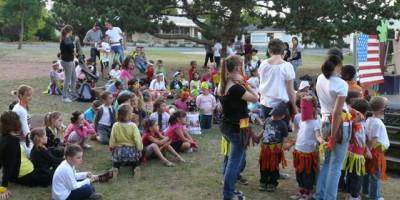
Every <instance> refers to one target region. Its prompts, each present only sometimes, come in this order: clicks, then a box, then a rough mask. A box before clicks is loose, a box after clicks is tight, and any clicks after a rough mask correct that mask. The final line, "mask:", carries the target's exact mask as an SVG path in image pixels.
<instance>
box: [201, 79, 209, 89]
mask: <svg viewBox="0 0 400 200" xmlns="http://www.w3.org/2000/svg"><path fill="white" fill-rule="evenodd" d="M208 88H209V87H208V83H207V82H205V81H204V82H202V83H201V89H205V90H208Z"/></svg>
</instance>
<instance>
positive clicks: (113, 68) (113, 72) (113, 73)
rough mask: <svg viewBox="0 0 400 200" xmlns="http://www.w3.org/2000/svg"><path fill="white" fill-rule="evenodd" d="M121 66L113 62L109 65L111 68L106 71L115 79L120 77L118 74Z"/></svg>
mask: <svg viewBox="0 0 400 200" xmlns="http://www.w3.org/2000/svg"><path fill="white" fill-rule="evenodd" d="M120 68H121V66H120V65H119V63H118V62H115V63H113V64H112V65H111V70H110V72H109V73H108V74H109V75H110V78H111V79H113V80H117V79H120V75H121V70H120Z"/></svg>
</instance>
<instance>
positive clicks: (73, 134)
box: [64, 111, 96, 149]
mask: <svg viewBox="0 0 400 200" xmlns="http://www.w3.org/2000/svg"><path fill="white" fill-rule="evenodd" d="M89 134H91V135H95V134H96V131H95V130H94V128H93V127H92V126H91V125H90V124H89V122H87V121H86V120H85V119H84V117H83V113H82V112H81V111H74V112H73V113H72V117H71V123H70V124H69V126H68V128H67V130H66V131H65V136H64V144H69V143H75V144H79V145H81V146H82V147H83V148H86V149H90V148H92V146H91V145H89V144H87V143H86V142H87V140H89V138H90V137H88V136H89Z"/></svg>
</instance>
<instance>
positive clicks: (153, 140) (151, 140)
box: [147, 136, 167, 146]
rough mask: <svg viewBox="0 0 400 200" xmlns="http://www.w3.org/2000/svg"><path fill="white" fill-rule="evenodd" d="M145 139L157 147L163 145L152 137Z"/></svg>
mask: <svg viewBox="0 0 400 200" xmlns="http://www.w3.org/2000/svg"><path fill="white" fill-rule="evenodd" d="M166 138H167V137H166ZM147 139H148V140H149V141H150V142H152V143H156V144H157V145H158V146H161V145H163V144H164V142H162V140H158V139H156V138H154V137H153V136H148V137H147Z"/></svg>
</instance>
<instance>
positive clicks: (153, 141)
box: [142, 119, 186, 167]
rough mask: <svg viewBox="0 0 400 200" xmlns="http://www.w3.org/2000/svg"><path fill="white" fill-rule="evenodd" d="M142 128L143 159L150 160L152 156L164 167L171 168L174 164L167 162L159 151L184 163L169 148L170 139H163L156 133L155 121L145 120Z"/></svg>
mask: <svg viewBox="0 0 400 200" xmlns="http://www.w3.org/2000/svg"><path fill="white" fill-rule="evenodd" d="M142 124H143V128H144V130H145V132H146V133H145V134H144V135H143V137H142V142H143V146H144V150H145V151H144V157H145V158H151V157H152V156H154V155H155V156H157V157H158V158H159V159H160V160H161V161H162V163H163V165H164V166H167V167H173V166H175V164H174V163H172V162H171V161H169V160H168V159H166V158H165V157H164V155H163V154H162V153H161V151H169V152H170V153H172V155H174V156H175V158H176V159H177V160H178V161H181V162H186V161H185V160H184V159H183V158H182V157H181V156H180V155H179V154H178V153H176V151H175V150H174V149H173V148H172V147H171V145H170V143H171V139H170V138H169V137H164V136H163V135H162V134H160V133H159V132H158V124H157V121H155V120H151V119H146V120H144V121H143V123H142Z"/></svg>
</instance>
